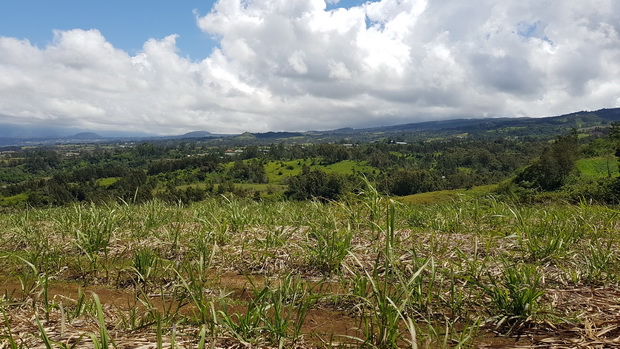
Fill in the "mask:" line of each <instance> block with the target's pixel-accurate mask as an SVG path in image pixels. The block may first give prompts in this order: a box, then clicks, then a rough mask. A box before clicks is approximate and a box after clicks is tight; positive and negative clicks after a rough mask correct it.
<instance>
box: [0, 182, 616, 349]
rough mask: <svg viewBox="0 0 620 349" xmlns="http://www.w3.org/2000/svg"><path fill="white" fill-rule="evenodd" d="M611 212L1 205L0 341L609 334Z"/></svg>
mask: <svg viewBox="0 0 620 349" xmlns="http://www.w3.org/2000/svg"><path fill="white" fill-rule="evenodd" d="M619 215H620V210H618V209H617V208H614V207H612V208H610V207H604V206H598V205H594V204H589V203H587V202H583V203H582V204H580V205H569V204H553V205H542V204H541V205H521V204H512V203H510V202H503V201H499V200H498V199H496V198H494V197H483V198H471V197H467V196H460V197H457V198H456V199H455V200H453V201H450V202H448V203H437V204H417V205H416V204H401V203H396V202H393V201H391V200H389V199H387V198H384V197H381V196H380V195H378V194H377V192H376V191H374V190H373V189H372V188H370V190H368V191H367V192H365V193H361V194H359V195H357V196H355V197H351V198H349V199H348V200H342V201H340V202H337V203H336V202H328V203H321V202H318V201H310V202H256V201H251V200H247V199H236V198H226V197H220V198H211V199H207V200H206V201H203V202H199V203H194V204H192V205H190V206H182V205H170V204H166V203H163V202H160V201H149V202H147V203H145V204H139V205H138V204H112V205H108V206H105V205H104V206H90V205H74V206H69V207H62V208H49V209H29V210H19V211H12V212H6V213H4V214H2V215H0V268H1V270H2V272H1V273H0V290H1V294H2V296H0V297H1V298H0V313H1V314H2V318H1V319H0V320H1V321H2V322H3V325H2V326H0V348H22V347H23V348H34V347H41V348H44V347H48V348H49V347H63V348H71V347H96V348H103V347H113V346H114V347H119V348H155V347H157V348H159V347H166V348H168V347H178V348H212V347H215V348H218V347H287V348H291V347H297V348H306V347H370V348H372V347H378V348H392V347H411V348H416V347H417V348H452V347H485V348H499V347H524V348H525V347H538V348H552V347H553V348H567V347H600V348H602V347H611V346H618V345H620V288H619V286H618V276H619V273H618V263H619V260H618V258H619V252H618V244H619V242H620V219H619V218H620V217H619Z"/></svg>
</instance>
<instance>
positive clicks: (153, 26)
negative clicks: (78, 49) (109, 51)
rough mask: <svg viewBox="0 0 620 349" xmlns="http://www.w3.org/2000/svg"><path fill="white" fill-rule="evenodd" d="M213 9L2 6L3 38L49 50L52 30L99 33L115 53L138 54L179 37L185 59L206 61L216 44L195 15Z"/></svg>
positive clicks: (57, 2)
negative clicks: (154, 42) (148, 44)
mask: <svg viewBox="0 0 620 349" xmlns="http://www.w3.org/2000/svg"><path fill="white" fill-rule="evenodd" d="M212 5H213V1H200V0H182V1H169V0H105V1H89V0H53V1H51V0H3V1H2V2H0V35H4V36H13V37H17V38H24V39H29V40H30V41H31V42H32V43H35V44H37V45H38V46H40V47H44V46H46V45H47V44H48V43H50V42H51V41H52V40H53V37H54V36H53V30H57V29H58V30H68V29H76V28H81V29H98V30H99V31H100V32H101V33H102V34H103V35H104V36H105V37H106V38H107V39H108V41H110V42H111V43H112V44H114V45H115V46H116V47H118V48H121V49H123V50H125V51H127V52H129V53H130V54H135V53H136V52H139V51H140V50H142V45H143V44H144V42H145V41H147V40H148V39H150V38H163V37H165V36H168V35H170V34H178V35H179V36H180V37H179V39H178V40H177V46H178V47H179V49H180V53H181V54H182V55H189V56H191V57H192V59H203V58H205V57H207V56H208V55H209V54H210V53H211V49H212V47H213V46H214V45H215V44H217V42H215V41H213V40H211V38H210V36H209V35H206V34H205V33H203V32H202V31H201V30H200V29H199V28H198V26H197V25H196V21H195V15H194V13H193V10H197V11H198V13H200V14H205V13H208V12H209V11H210V10H211V7H212Z"/></svg>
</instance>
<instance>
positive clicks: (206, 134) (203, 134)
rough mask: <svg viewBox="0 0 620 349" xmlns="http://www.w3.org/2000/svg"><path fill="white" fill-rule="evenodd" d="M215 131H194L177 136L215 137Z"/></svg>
mask: <svg viewBox="0 0 620 349" xmlns="http://www.w3.org/2000/svg"><path fill="white" fill-rule="evenodd" d="M215 136H216V135H214V134H213V133H211V132H209V131H193V132H188V133H185V134H182V135H180V136H177V137H176V138H203V137H215Z"/></svg>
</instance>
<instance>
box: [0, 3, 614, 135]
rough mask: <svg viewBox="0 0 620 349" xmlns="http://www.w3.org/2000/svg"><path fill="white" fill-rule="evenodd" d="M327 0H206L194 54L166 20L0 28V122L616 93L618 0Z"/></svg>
mask: <svg viewBox="0 0 620 349" xmlns="http://www.w3.org/2000/svg"><path fill="white" fill-rule="evenodd" d="M327 3H330V4H334V3H337V1H328V2H327ZM327 3H326V1H324V0H219V1H218V2H217V3H216V4H215V5H214V7H213V9H212V11H211V12H210V13H208V14H207V15H204V16H202V17H198V18H197V25H198V26H199V27H200V28H201V29H202V30H203V31H204V32H205V33H207V34H208V35H210V36H213V37H215V38H217V40H219V43H220V45H219V46H220V47H219V48H216V49H215V50H213V52H212V54H211V55H210V56H209V57H207V58H206V59H204V60H202V61H192V60H190V59H189V58H186V57H182V56H180V55H179V54H178V50H177V47H176V39H177V35H174V34H173V35H170V36H168V37H165V38H159V39H150V40H148V41H146V42H145V44H144V46H143V48H142V51H141V52H139V53H138V54H136V55H134V56H131V55H129V54H128V53H127V52H124V51H122V50H119V49H117V48H115V47H114V46H113V45H112V44H111V43H109V42H108V41H107V40H106V39H105V38H104V37H103V35H102V34H101V33H100V32H98V31H97V30H88V31H85V30H78V29H76V30H69V31H56V32H55V39H54V41H53V42H52V43H51V44H49V45H48V46H46V47H44V48H39V47H36V46H34V45H32V44H30V43H29V42H28V41H25V40H18V39H15V38H10V37H0V115H3V116H4V117H2V116H0V122H6V121H10V122H22V123H48V124H55V125H73V126H84V127H89V128H92V129H94V130H97V129H114V128H119V129H122V130H136V131H138V130H139V131H147V132H149V131H150V132H156V133H178V132H184V131H189V130H197V129H205V130H209V131H212V132H242V131H245V130H251V131H268V130H304V129H328V128H337V127H343V126H353V127H361V126H369V125H380V124H392V123H400V122H413V121H421V120H429V119H434V118H449V117H463V116H472V117H478V116H484V115H489V116H511V115H530V116H538V115H553V114H560V113H565V112H570V111H575V110H582V109H597V108H603V107H615V106H619V105H620V83H618V81H620V33H619V31H620V2H617V1H614V0H594V1H590V2H580V1H576V0H570V1H562V2H549V1H534V0H525V1H516V0H511V1H502V2H498V1H492V0H472V1H469V2H462V1H457V0H452V1H437V0H381V1H374V2H367V3H365V4H363V5H360V6H355V7H351V8H349V9H344V8H340V9H334V10H326V8H327Z"/></svg>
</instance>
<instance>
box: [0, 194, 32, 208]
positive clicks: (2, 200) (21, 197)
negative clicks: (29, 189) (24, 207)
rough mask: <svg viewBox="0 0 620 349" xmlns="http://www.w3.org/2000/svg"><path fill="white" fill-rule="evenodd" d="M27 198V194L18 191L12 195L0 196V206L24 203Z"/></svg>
mask: <svg viewBox="0 0 620 349" xmlns="http://www.w3.org/2000/svg"><path fill="white" fill-rule="evenodd" d="M26 200H28V194H26V193H20V194H17V195H13V196H7V197H0V206H15V205H19V204H22V203H25V202H26Z"/></svg>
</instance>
